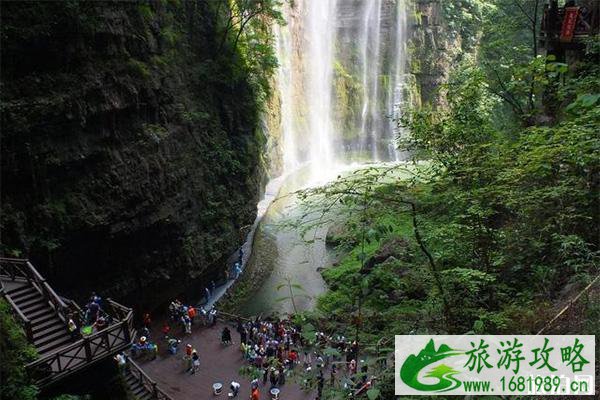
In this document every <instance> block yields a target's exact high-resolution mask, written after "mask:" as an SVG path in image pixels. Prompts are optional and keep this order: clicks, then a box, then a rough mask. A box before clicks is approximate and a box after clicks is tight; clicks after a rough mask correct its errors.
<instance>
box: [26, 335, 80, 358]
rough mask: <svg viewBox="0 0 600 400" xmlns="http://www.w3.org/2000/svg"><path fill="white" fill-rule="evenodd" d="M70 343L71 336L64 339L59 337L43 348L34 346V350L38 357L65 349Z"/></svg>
mask: <svg viewBox="0 0 600 400" xmlns="http://www.w3.org/2000/svg"><path fill="white" fill-rule="evenodd" d="M71 343H72V342H71V336H69V335H66V336H65V337H59V338H58V339H55V340H54V341H52V342H50V343H46V344H44V345H43V346H40V347H38V346H35V348H36V349H37V351H38V353H39V354H40V355H45V354H47V353H51V352H53V351H54V350H57V349H60V348H62V347H65V346H67V345H69V344H71Z"/></svg>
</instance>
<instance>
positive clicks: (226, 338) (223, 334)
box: [221, 327, 231, 345]
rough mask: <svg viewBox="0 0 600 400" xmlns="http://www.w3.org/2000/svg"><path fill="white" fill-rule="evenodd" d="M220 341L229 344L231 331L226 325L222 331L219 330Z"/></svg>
mask: <svg viewBox="0 0 600 400" xmlns="http://www.w3.org/2000/svg"><path fill="white" fill-rule="evenodd" d="M221 343H223V344H226V345H229V344H231V331H230V330H229V328H228V327H225V328H223V332H221Z"/></svg>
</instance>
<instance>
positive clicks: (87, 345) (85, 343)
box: [83, 337, 92, 362]
mask: <svg viewBox="0 0 600 400" xmlns="http://www.w3.org/2000/svg"><path fill="white" fill-rule="evenodd" d="M83 346H84V348H85V359H86V361H87V362H90V361H92V349H91V348H90V341H89V339H88V338H87V337H84V338H83Z"/></svg>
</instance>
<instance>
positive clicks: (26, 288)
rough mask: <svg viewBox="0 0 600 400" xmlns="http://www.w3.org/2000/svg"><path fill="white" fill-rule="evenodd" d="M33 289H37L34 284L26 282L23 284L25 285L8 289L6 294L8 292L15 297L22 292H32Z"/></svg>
mask: <svg viewBox="0 0 600 400" xmlns="http://www.w3.org/2000/svg"><path fill="white" fill-rule="evenodd" d="M32 290H36V289H35V288H34V287H33V286H31V285H29V284H27V283H25V284H23V286H19V287H18V288H15V289H11V290H9V291H7V292H6V294H8V295H9V296H10V297H13V298H14V297H18V296H21V295H22V294H24V293H27V292H30V291H32Z"/></svg>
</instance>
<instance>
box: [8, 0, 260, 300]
mask: <svg viewBox="0 0 600 400" xmlns="http://www.w3.org/2000/svg"><path fill="white" fill-rule="evenodd" d="M209 3H210V2H180V3H178V2H153V3H151V4H145V3H133V2H81V3H79V2H35V3H23V2H16V3H4V4H3V5H2V7H3V10H2V70H3V74H2V104H1V106H2V165H1V167H2V219H1V223H2V226H1V228H2V237H1V245H2V253H3V255H4V256H16V257H28V258H30V259H31V260H32V262H33V263H34V264H35V265H36V267H38V269H40V271H41V272H42V274H44V275H45V276H46V277H47V278H48V279H49V280H50V281H51V282H52V284H53V285H55V286H56V287H57V289H58V290H60V291H61V292H62V293H64V294H65V295H71V296H75V297H79V298H81V296H83V295H87V294H89V291H91V290H96V291H98V292H100V293H102V294H103V295H104V296H114V297H116V298H121V299H127V298H129V299H133V298H135V303H136V304H145V305H147V304H149V301H150V299H154V300H153V301H162V300H165V299H167V298H168V297H169V296H173V295H176V294H178V293H180V292H182V291H183V289H184V288H185V287H187V286H189V285H188V284H189V283H190V282H192V281H193V280H195V279H197V280H200V281H201V282H203V284H206V282H209V281H210V280H211V279H214V278H215V277H217V276H218V275H219V274H221V273H222V271H223V270H224V264H223V261H224V258H226V257H227V256H228V255H229V254H230V253H231V252H233V251H235V249H236V247H237V246H238V245H239V244H240V242H241V239H242V236H241V233H240V230H241V229H242V228H243V227H244V226H246V225H248V224H251V223H252V221H253V219H254V216H255V212H256V203H257V201H258V199H259V191H260V188H261V187H262V184H263V183H264V182H263V180H264V169H265V168H264V166H263V163H262V161H261V160H262V157H263V147H264V143H265V138H264V135H263V133H262V131H261V129H260V117H259V106H258V104H257V100H256V98H257V96H255V93H254V90H253V87H252V85H251V84H250V83H249V80H248V78H247V76H245V74H244V69H243V65H242V62H241V61H238V60H239V57H235V56H234V57H224V56H223V55H222V54H223V53H224V52H223V51H222V50H223V49H222V45H223V43H222V39H221V37H219V36H218V35H217V34H216V32H215V28H214V26H215V22H214V18H213V14H212V13H213V11H212V10H211V5H210V4H209ZM200 287H202V286H200Z"/></svg>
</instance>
